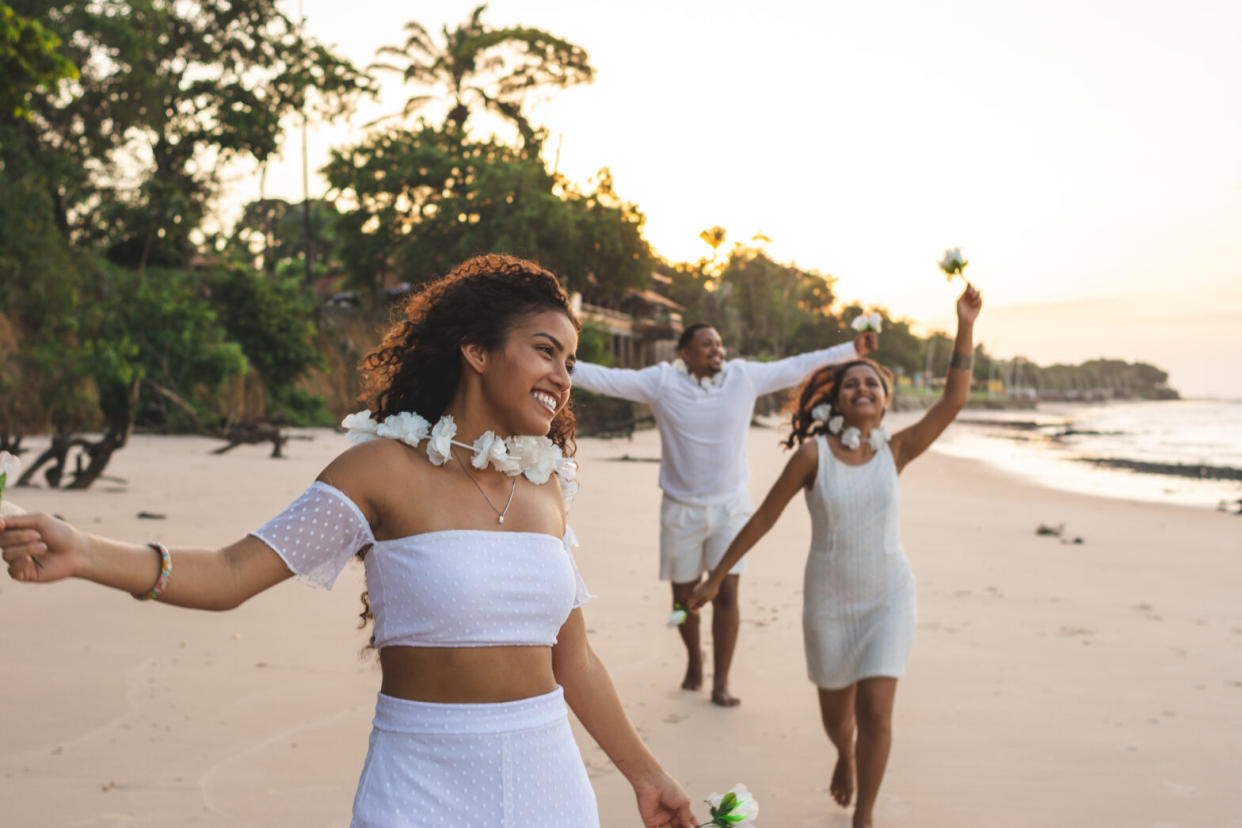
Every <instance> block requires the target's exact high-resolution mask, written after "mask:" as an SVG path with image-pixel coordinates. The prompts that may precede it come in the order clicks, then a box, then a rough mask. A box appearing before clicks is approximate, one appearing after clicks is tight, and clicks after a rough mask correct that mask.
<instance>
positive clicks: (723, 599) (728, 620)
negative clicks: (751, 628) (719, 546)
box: [712, 575, 742, 707]
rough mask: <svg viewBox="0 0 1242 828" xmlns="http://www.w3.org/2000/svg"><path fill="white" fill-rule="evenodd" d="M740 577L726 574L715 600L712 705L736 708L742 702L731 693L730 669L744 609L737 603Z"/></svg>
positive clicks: (713, 604)
mask: <svg viewBox="0 0 1242 828" xmlns="http://www.w3.org/2000/svg"><path fill="white" fill-rule="evenodd" d="M737 591H738V576H737V575H726V576H725V579H724V582H723V583H722V584H721V585H720V591H719V592H717V593H716V597H715V598H713V599H712V704H718V705H720V706H721V707H737V706H738V705H739V704H741V703H742V700H741V699H739V698H738V697H737V696H734V695H733V694H731V693H730V692H729V668H730V667H731V666H732V665H733V650H734V648H736V647H737V631H738V628H739V627H740V626H741V623H742V620H741V619H742V610H741V608H740V607H738V602H737Z"/></svg>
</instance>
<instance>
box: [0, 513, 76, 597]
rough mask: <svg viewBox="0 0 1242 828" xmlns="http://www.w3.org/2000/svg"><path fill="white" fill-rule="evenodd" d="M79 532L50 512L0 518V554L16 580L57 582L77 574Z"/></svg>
mask: <svg viewBox="0 0 1242 828" xmlns="http://www.w3.org/2000/svg"><path fill="white" fill-rule="evenodd" d="M81 540H82V535H81V534H80V533H79V532H78V530H76V529H74V528H73V527H72V526H70V525H69V524H67V523H65V522H64V521H61V520H57V519H56V518H54V517H52V516H51V515H40V514H29V515H9V516H8V517H5V518H0V554H3V556H4V562H5V563H6V564H8V565H9V576H10V577H11V578H13V580H15V581H30V582H32V583H33V582H47V581H59V580H60V579H62V578H68V577H70V576H72V575H74V574H76V573H77V571H78V568H79V566H80V561H81V552H80V549H81V547H82V544H81Z"/></svg>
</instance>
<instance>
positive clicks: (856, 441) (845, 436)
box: [841, 426, 862, 451]
mask: <svg viewBox="0 0 1242 828" xmlns="http://www.w3.org/2000/svg"><path fill="white" fill-rule="evenodd" d="M841 445H843V446H845V447H846V448H847V449H849V450H850V451H853V450H854V449H856V448H858V447H859V446H861V445H862V432H861V431H859V430H858V429H857V428H855V427H854V426H850V427H849V428H847V429H846V430H845V431H844V432H842V434H841Z"/></svg>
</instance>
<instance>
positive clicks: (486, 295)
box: [0, 256, 697, 828]
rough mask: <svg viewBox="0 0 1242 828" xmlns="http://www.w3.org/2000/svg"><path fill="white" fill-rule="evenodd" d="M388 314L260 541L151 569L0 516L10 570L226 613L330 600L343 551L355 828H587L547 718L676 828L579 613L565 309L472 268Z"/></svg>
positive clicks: (562, 743)
mask: <svg viewBox="0 0 1242 828" xmlns="http://www.w3.org/2000/svg"><path fill="white" fill-rule="evenodd" d="M404 312H405V314H404V318H403V319H401V320H400V321H398V322H397V323H396V324H395V325H394V326H393V328H392V330H390V331H389V333H388V336H387V337H386V338H385V340H384V343H383V345H382V346H381V347H380V348H378V349H377V350H376V351H375V352H373V353H372V354H371V355H369V356H368V357H367V359H366V360H365V361H364V363H363V381H364V388H365V389H366V391H367V392H368V397H370V398H371V399H372V400H373V401H374V406H375V408H376V416H375V417H374V418H373V417H372V416H371V412H370V411H369V410H368V411H364V412H361V413H360V414H355V415H351V416H350V417H347V418H346V422H345V425H346V427H347V428H348V429H349V431H350V436H351V437H352V438H353V440H354V442H356V443H358V444H357V445H355V446H353V447H352V448H350V449H348V450H346V451H344V452H343V453H342V454H340V455H339V456H338V457H337V458H336V459H335V460H333V461H332V462H331V463H329V464H328V466H327V467H326V468H325V469H324V470H323V472H322V473H320V475H319V477H318V478H317V479H316V480H315V482H314V483H312V484H311V486H310V488H309V489H307V490H306V492H305V493H303V494H302V495H301V496H300V497H299V498H298V499H297V500H295V501H294V502H293V504H292V505H291V506H290V507H289V508H287V509H286V510H285V511H284V512H282V513H281V514H280V515H278V516H277V517H275V518H273V519H272V520H271V521H269V522H268V523H266V524H264V525H263V526H262V527H260V528H258V529H256V530H255V531H254V532H252V533H250V534H248V535H246V536H245V537H244V538H242V539H240V540H238V541H236V542H235V543H232V544H230V545H228V546H225V547H222V548H220V549H188V548H176V549H173V550H172V551H171V552H170V551H169V550H168V549H167V548H165V547H164V546H162V545H161V544H135V543H125V542H120V541H114V540H110V539H108V538H103V537H99V536H94V535H89V534H87V533H85V532H83V531H81V530H79V529H77V528H75V527H73V526H70V525H68V524H66V523H64V522H62V521H60V520H57V519H55V518H53V517H50V516H48V515H23V516H19V517H5V518H3V519H2V520H0V547H2V548H3V557H4V561H5V562H6V563H7V564H8V571H9V574H10V575H11V576H12V577H13V578H15V579H16V580H18V581H24V582H28V583H46V582H51V581H57V580H60V579H63V578H69V577H77V578H83V579H86V580H90V581H94V582H96V583H99V584H103V585H105V586H109V587H113V588H115V589H118V590H121V591H123V592H128V593H131V594H132V595H134V597H136V598H142V599H158V600H159V601H161V602H163V603H167V604H173V605H176V606H181V607H191V608H199V609H210V610H225V609H229V608H231V607H235V606H237V605H238V604H240V603H242V602H243V601H245V600H247V599H249V598H251V597H253V596H255V595H257V594H258V593H260V592H262V591H264V590H266V589H268V588H270V587H272V586H274V585H276V584H278V583H280V582H281V581H284V580H286V579H287V578H290V577H293V576H295V575H296V576H297V577H298V579H299V580H302V581H305V582H309V583H311V584H312V585H316V586H320V587H329V586H331V584H332V583H333V581H334V580H335V579H336V577H337V575H338V573H339V572H340V571H341V569H342V568H343V567H344V566H345V564H346V563H347V562H348V561H349V559H350V558H351V557H353V556H354V555H358V556H359V557H363V558H364V564H365V566H366V577H367V593H366V594H365V595H364V601H367V599H368V598H369V602H368V603H367V610H368V612H367V615H368V616H370V615H372V614H373V617H374V620H375V635H374V639H373V640H374V644H375V646H376V647H377V648H378V649H379V661H380V666H381V670H382V679H381V686H380V691H379V696H378V699H377V702H376V713H375V719H374V722H373V729H372V731H371V740H370V750H369V751H368V753H367V758H366V762H365V764H364V766H363V769H362V775H361V778H360V780H359V783H358V789H357V793H356V795H355V799H354V809H353V822H352V824H353V825H354V826H356V828H373V827H376V826H385V828H414V827H415V826H423V827H424V828H445V826H450V825H489V826H518V825H530V824H533V823H537V824H539V825H541V826H560V828H586V827H588V826H598V824H599V815H598V809H597V806H596V802H595V796H594V793H593V792H592V790H591V786H590V781H589V780H588V778H587V774H586V771H585V768H584V766H583V763H582V759H581V756H580V755H579V753H578V748H577V746H576V745H575V743H574V739H573V735H572V732H571V731H570V728H569V723H568V720H567V718H566V706H568V707H569V708H570V709H572V710H573V711H574V713H575V714H576V715H577V717H578V719H579V720H580V721H581V722H582V724H583V726H584V727H585V728H586V730H587V731H588V732H589V733H590V734H591V736H592V737H593V738H594V739H595V740H596V741H597V742H598V743H599V745H600V746H601V747H602V748H603V749H604V751H605V752H606V753H607V754H608V756H609V757H610V758H611V759H612V761H613V762H614V763H615V764H616V765H617V767H618V769H619V770H620V771H621V772H622V774H624V775H625V777H626V779H628V780H629V781H630V783H631V784H632V785H633V788H634V793H635V796H636V797H637V800H638V811H639V813H640V815H641V818H642V824H643V825H644V826H647V828H655V827H656V826H660V827H661V828H674V826H678V827H679V828H691V826H693V825H694V824H695V823H696V822H697V820H695V819H694V817H693V815H692V813H691V811H690V807H689V799H688V797H687V796H686V794H685V792H684V791H682V789H681V787H680V786H679V785H678V784H677V783H676V782H675V781H674V780H673V779H672V778H670V777H669V775H668V774H667V773H665V771H664V770H663V768H661V767H660V764H659V763H658V762H657V761H656V760H655V758H654V757H653V756H652V755H651V753H650V752H649V751H648V750H647V749H646V747H645V746H644V745H643V743H642V740H641V739H640V738H639V737H638V735H637V733H636V732H635V730H634V728H633V726H632V725H631V724H630V721H629V719H628V718H627V717H626V714H625V712H624V710H623V709H622V707H621V703H620V701H619V699H618V698H617V694H616V690H615V689H614V688H613V684H612V681H611V679H610V678H609V676H608V671H607V670H606V669H605V668H604V666H603V664H602V663H600V661H599V659H598V658H597V657H596V655H595V653H594V651H593V650H592V649H591V646H590V644H589V642H588V641H587V635H586V625H585V623H584V621H583V618H582V610H581V609H579V607H580V606H581V605H582V604H583V603H585V602H586V600H588V599H589V598H590V595H589V593H587V591H586V587H585V585H584V584H583V583H582V579H581V578H580V577H579V575H578V572H577V569H576V567H575V565H574V561H573V555H572V546H573V535H572V532H571V531H570V530H569V529H568V526H567V524H566V509H567V498H566V495H569V494H572V492H573V490H574V489H575V488H576V482H575V481H574V477H575V472H576V466H575V465H574V463H573V461H572V460H571V459H570V458H569V455H571V454H572V453H573V449H574V445H573V435H574V419H573V415H572V413H571V412H570V410H569V407H568V403H569V392H570V372H571V371H572V370H573V363H574V352H575V349H576V348H577V343H578V322H577V320H576V318H575V317H574V314H573V311H572V310H571V309H570V304H569V299H568V297H567V296H566V295H565V293H564V291H563V290H561V288H560V286H559V285H558V284H557V280H556V277H555V276H553V275H552V274H551V273H549V272H548V271H546V270H544V269H543V268H541V267H539V266H538V265H535V264H534V263H532V262H527V261H523V260H520V259H515V258H512V257H509V256H481V257H478V258H476V259H471V260H470V261H467V262H465V263H464V264H462V265H461V266H459V267H458V268H457V269H455V270H454V271H453V272H452V273H450V274H449V275H448V276H446V277H444V278H442V279H439V280H437V281H434V282H432V283H430V284H428V285H427V286H425V287H424V288H423V289H422V290H420V291H419V292H418V293H416V294H415V295H414V296H412V297H411V298H410V300H409V301H408V302H407V304H406V306H405V308H404ZM432 423H434V424H435V426H434V428H432V425H431V424H432ZM174 564H175V567H174ZM174 568H175V572H174V571H173V570H174ZM50 807H54V804H53V805H51V806H50ZM532 820H533V823H532Z"/></svg>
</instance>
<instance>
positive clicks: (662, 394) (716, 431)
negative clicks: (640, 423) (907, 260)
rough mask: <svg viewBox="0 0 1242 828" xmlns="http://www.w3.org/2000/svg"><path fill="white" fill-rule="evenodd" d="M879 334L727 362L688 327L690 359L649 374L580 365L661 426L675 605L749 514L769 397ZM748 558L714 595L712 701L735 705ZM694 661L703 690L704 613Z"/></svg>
mask: <svg viewBox="0 0 1242 828" xmlns="http://www.w3.org/2000/svg"><path fill="white" fill-rule="evenodd" d="M877 345H878V339H877V336H876V334H875V333H874V332H871V331H868V332H864V333H861V334H859V335H858V336H857V337H855V338H854V341H853V342H852V343H850V342H847V343H844V344H841V345H837V346H835V347H832V348H825V349H823V350H820V351H811V352H809V353H805V354H799V355H797V356H792V357H787V358H785V359H780V360H776V361H774V362H751V361H748V360H743V359H734V360H730V361H729V362H727V363H726V362H725V359H724V356H725V349H724V343H723V342H722V341H721V339H720V334H719V333H717V332H716V329H715V328H713V327H711V326H710V325H706V324H703V323H697V324H694V325H691V326H689V327H688V328H686V329H685V330H684V331H682V334H681V338H680V339H679V340H678V342H677V348H678V352H679V353H680V354H681V358H680V359H679V360H676V361H675V362H672V363H668V362H662V363H659V364H658V365H651V366H649V367H647V368H643V369H641V370H631V369H623V368H605V367H603V366H601V365H593V364H591V363H589V362H578V363H577V365H575V366H574V371H573V382H574V385H575V386H577V387H578V388H583V389H585V390H587V391H591V392H593V393H596V394H605V395H607V396H610V397H621V398H622V399H627V400H632V401H634V402H641V403H646V404H647V405H648V406H650V407H651V410H652V411H653V412H654V414H655V421H656V427H657V428H659V430H660V441H661V444H662V451H661V457H660V488H661V489H662V490H663V491H664V500H663V502H662V503H661V504H660V578H661V580H665V581H670V582H671V583H672V586H673V603H674V604H675V605H680V606H682V607H685V606H688V605H689V598H690V594H691V593H692V592H693V591H694V588H695V586H696V585H697V584H698V583H699V579H700V578H701V577H702V574H703V573H704V572H707V571H709V570H710V569H711V568H712V567H713V566H714V565H715V564H716V563H718V562H719V561H720V559H721V558H722V557H724V552H725V550H726V549H727V548H728V546H729V544H730V543H731V542H732V541H733V538H734V537H735V536H736V535H737V533H738V532H739V531H740V530H741V528H742V526H744V525H745V524H746V521H747V520H748V519H749V518H750V513H751V508H752V507H751V503H750V495H749V492H748V491H747V484H748V483H749V481H750V471H749V470H748V469H747V467H746V430H747V428H748V427H749V426H750V420H751V417H752V416H753V415H754V410H755V400H756V399H757V398H758V397H759V396H760V395H762V394H767V393H770V392H772V391H779V390H781V389H783V388H790V387H793V386H795V385H797V384H798V383H800V382H801V381H802V380H803V379H804V378H805V377H806V376H807V375H808V374H810V373H811V372H812V371H814V370H815V369H816V368H818V367H820V366H821V365H827V364H830V363H835V362H844V361H846V360H849V359H854V358H855V357H859V356H866V355H867V354H869V353H870V352H872V351H874V350H875V349H876V347H877ZM744 569H745V559H743V560H742V561H741V562H739V563H738V565H737V566H736V567H734V568H733V569H732V570H730V572H729V576H728V577H727V578H726V579H725V582H724V584H722V585H721V588H720V592H719V593H718V594H717V596H716V598H715V600H713V601H712V639H713V646H712V657H713V659H714V663H715V673H714V675H713V679H712V702H714V703H715V704H719V705H722V706H724V707H733V706H735V705H737V704H739V700H738V699H737V698H736V697H735V696H733V695H731V694H730V693H729V667H730V665H731V663H732V661H733V649H734V646H735V645H736V644H737V633H738V627H739V625H740V622H741V612H740V610H739V608H738V576H739V575H740V574H741V573H742V571H743V570H744ZM681 638H682V641H683V642H684V643H685V645H686V652H687V655H688V658H689V663H688V664H687V666H686V675H685V678H684V679H683V680H682V684H681V686H682V687H683V688H685V689H686V690H698V689H699V688H700V687H702V686H703V652H702V649H701V648H700V645H699V618H698V616H697V615H695V614H691V615H690V616H689V617H687V619H686V621H685V623H683V624H682V625H681Z"/></svg>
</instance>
